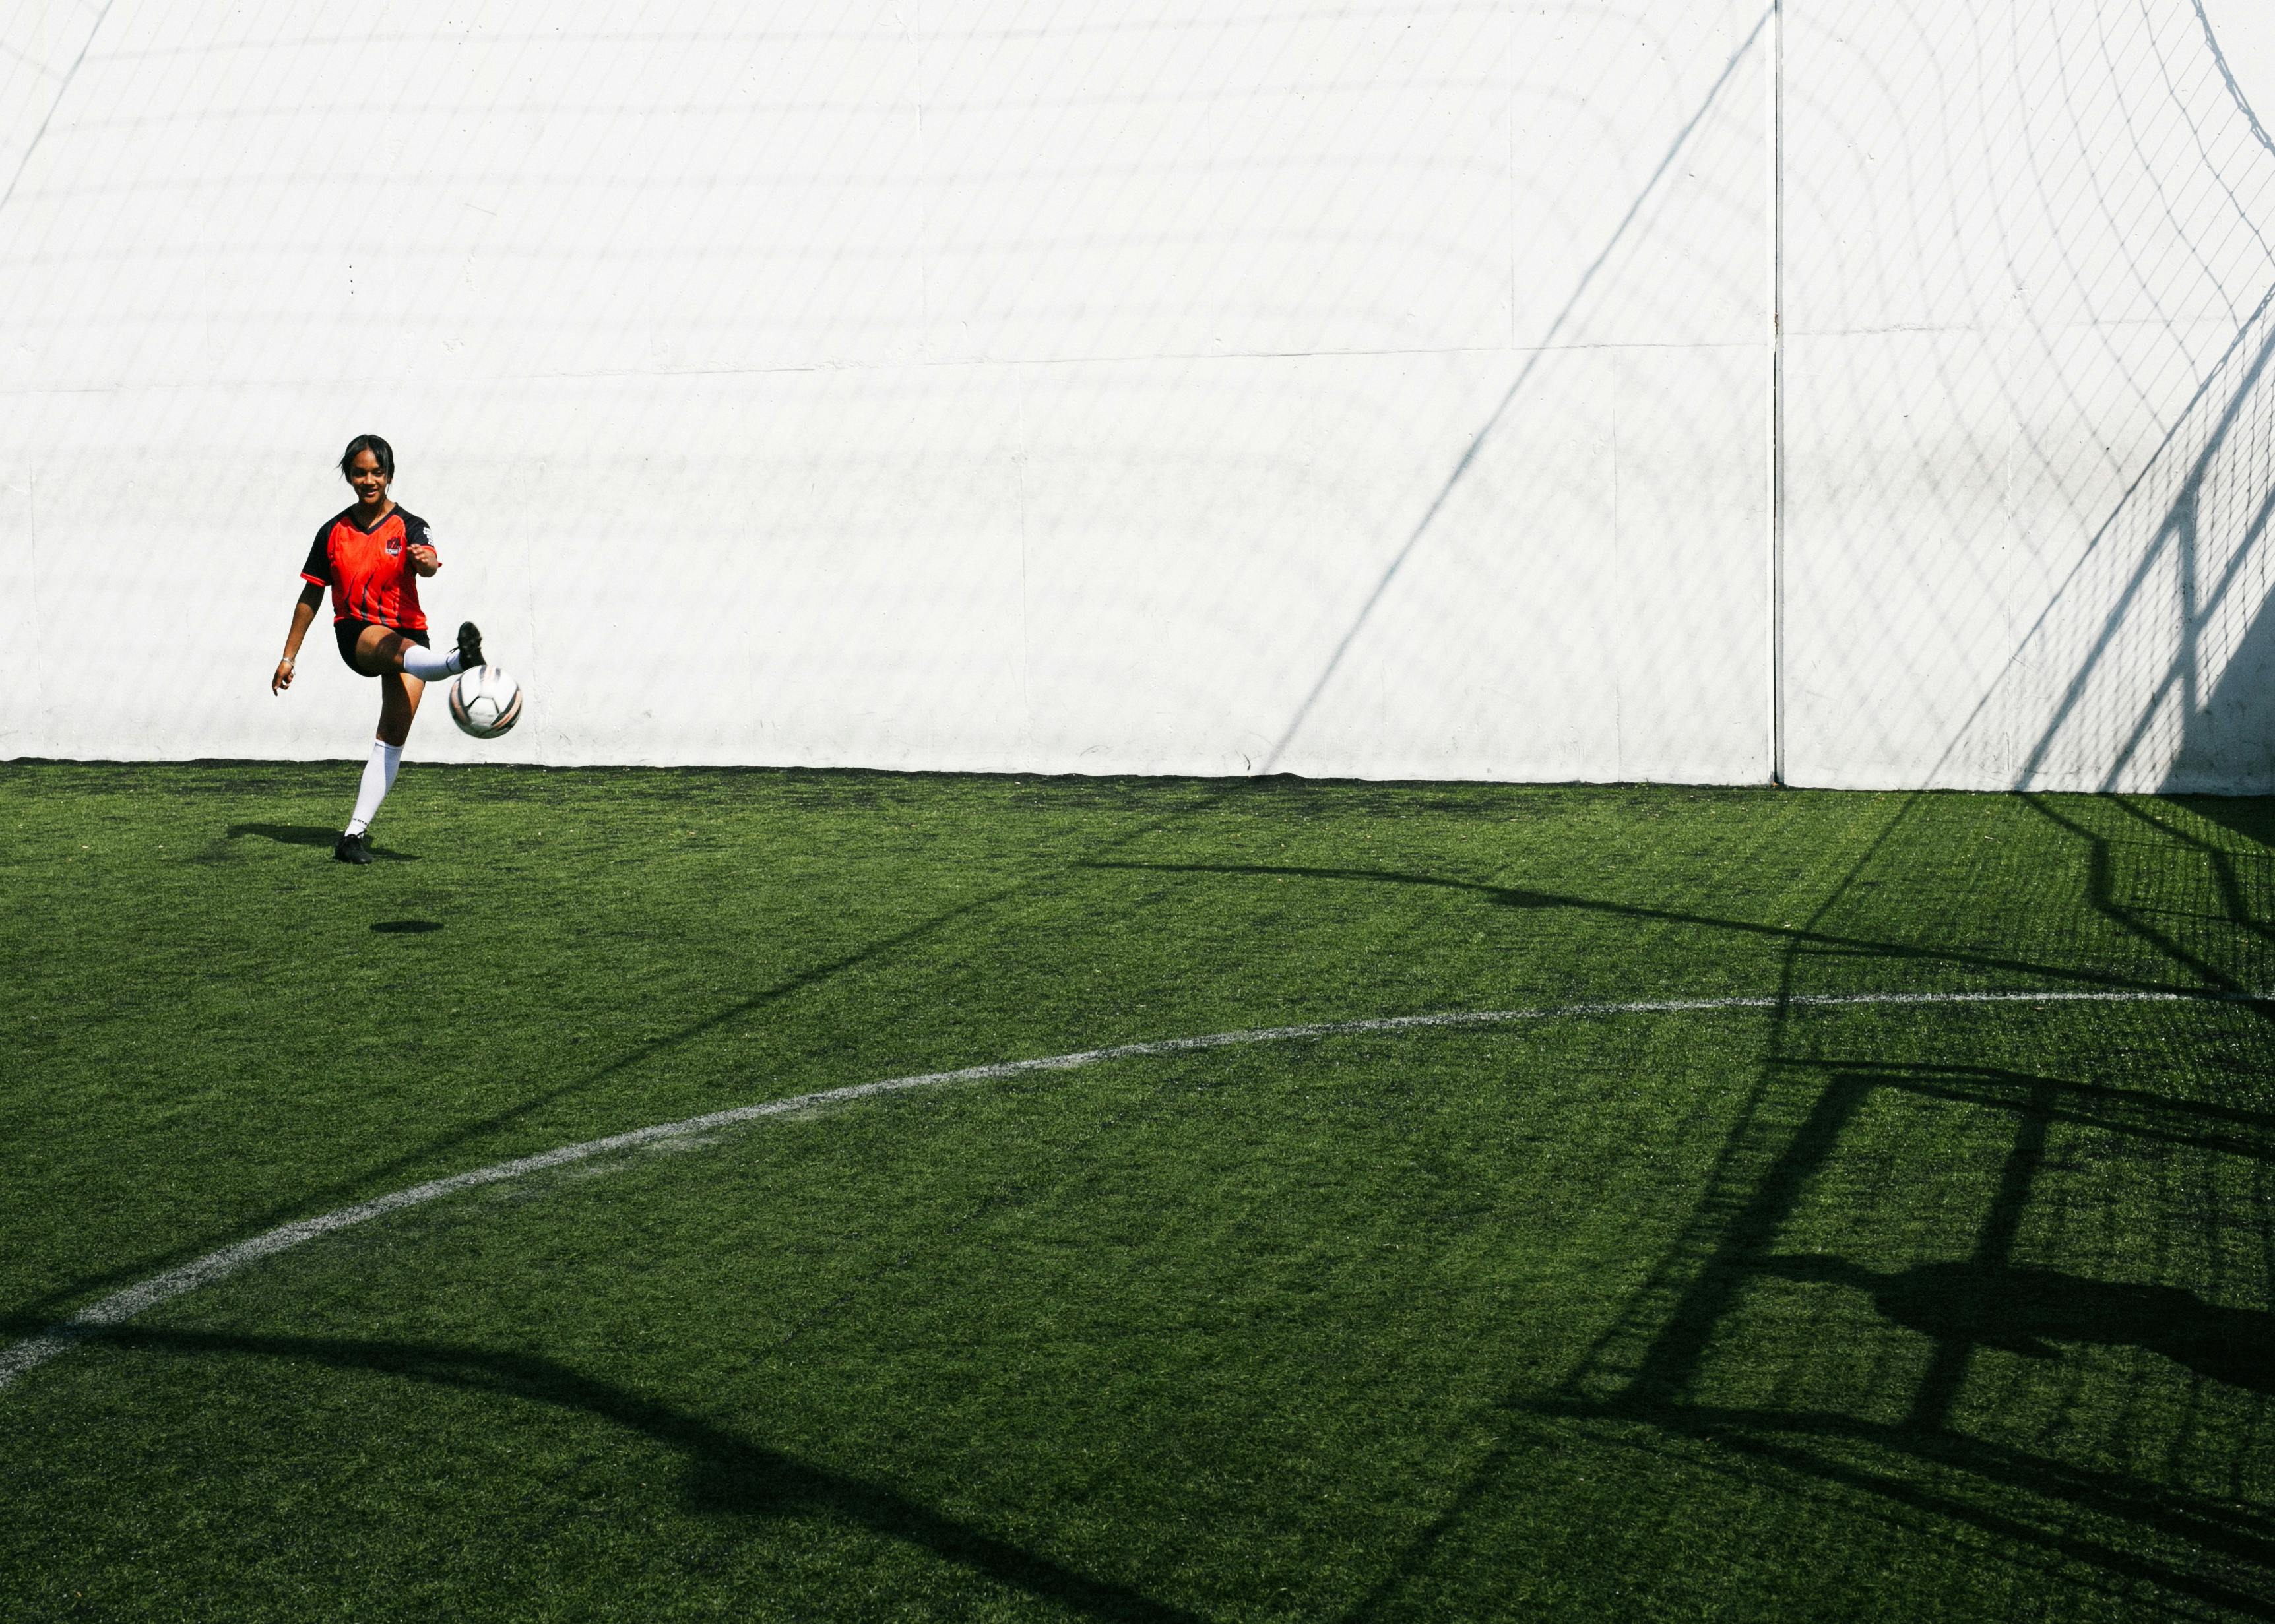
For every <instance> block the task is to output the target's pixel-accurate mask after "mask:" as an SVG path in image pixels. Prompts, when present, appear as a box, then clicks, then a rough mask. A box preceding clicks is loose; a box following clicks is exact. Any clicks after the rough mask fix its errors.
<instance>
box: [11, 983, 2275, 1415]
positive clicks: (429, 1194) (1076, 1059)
mask: <svg viewBox="0 0 2275 1624" xmlns="http://www.w3.org/2000/svg"><path fill="white" fill-rule="evenodd" d="M2271 1002H2275V994H2271V993H2209V992H2207V993H2150V992H2129V991H2117V990H2110V991H2094V992H2043V993H1818V994H1804V995H1802V996H1798V997H1790V998H1671V999H1659V1000H1654V1001H1648V1002H1638V1003H1616V1004H1613V1003H1599V1004H1565V1005H1562V1006H1561V1007H1557V1008H1545V1009H1478V1010H1469V1011H1455V1012H1452V1013H1447V1014H1442V1015H1395V1016H1382V1017H1379V1018H1378V1019H1374V1020H1367V1021H1320V1022H1315V1023H1311V1024H1310V1025H1305V1026H1262V1027H1257V1028H1254V1029H1252V1030H1251V1031H1236V1032H1210V1033H1207V1034H1206V1035H1205V1036H1202V1037H1198V1038H1163V1039H1157V1040H1155V1041H1153V1042H1150V1043H1117V1044H1115V1045H1113V1046H1110V1047H1107V1048H1103V1049H1083V1050H1080V1051H1078V1052H1077V1053H1075V1054H1048V1055H1045V1056H1043V1057H1042V1058H1041V1059H1039V1060H1010V1061H996V1062H995V1063H994V1064H992V1065H986V1066H965V1067H962V1068H960V1069H957V1070H955V1071H926V1072H921V1073H918V1075H917V1076H907V1077H888V1078H886V1079H884V1080H883V1081H882V1082H878V1083H856V1084H852V1085H851V1086H850V1087H846V1088H829V1089H823V1090H821V1091H820V1092H818V1093H812V1094H797V1095H793V1096H792V1097H791V1098H790V1099H769V1100H767V1102H766V1103H765V1104H763V1105H755V1106H737V1107H734V1108H733V1109H732V1110H728V1111H712V1112H708V1113H706V1114H704V1115H701V1116H690V1117H685V1118H683V1119H682V1120H680V1121H678V1122H659V1123H657V1124H656V1125H655V1126H654V1127H652V1128H635V1129H632V1130H631V1132H630V1133H618V1134H610V1135H609V1136H608V1137H606V1138H604V1139H587V1140H586V1141H585V1142H584V1143H583V1144H564V1145H563V1146H562V1147H561V1148H560V1149H558V1150H552V1151H545V1152H540V1154H538V1155H535V1156H518V1157H516V1158H515V1159H513V1160H511V1161H500V1162H493V1163H492V1164H491V1165H490V1166H488V1167H476V1168H474V1169H473V1170H472V1172H469V1173H454V1174H452V1175H450V1177H448V1178H441V1179H434V1180H431V1181H429V1182H427V1183H424V1184H414V1185H412V1187H411V1188H410V1189H408V1190H396V1191H394V1192H393V1193H392V1194H389V1195H384V1196H379V1197H374V1198H373V1199H372V1200H369V1201H359V1202H358V1203H356V1204H355V1205H353V1206H344V1207H339V1208H336V1209H335V1210H333V1211H332V1212H323V1213H320V1214H318V1215H317V1216H316V1217H314V1218H303V1219H300V1220H297V1221H296V1222H293V1223H289V1224H280V1225H278V1226H277V1227H276V1228H274V1229H270V1230H267V1231H265V1232H264V1233H262V1234H260V1235H254V1236H253V1237H252V1238H251V1239H250V1240H245V1241H239V1242H238V1243H237V1244H235V1245H234V1246H224V1247H223V1248H222V1249H221V1250H219V1251H215V1252H208V1253H207V1254H206V1255H205V1256H204V1257H202V1258H195V1259H193V1260H192V1261H191V1262H188V1263H185V1264H184V1265H182V1266H181V1267H180V1268H178V1269H169V1270H167V1271H166V1272H165V1273H163V1274H154V1275H152V1276H151V1277H150V1278H149V1279H148V1280H142V1281H140V1282H139V1283H138V1284H135V1285H132V1286H129V1287H127V1288H125V1290H123V1291H115V1292H113V1293H112V1294H111V1295H109V1296H107V1297H103V1298H101V1299H99V1300H98V1301H96V1302H94V1303H89V1304H88V1305H87V1307H85V1308H83V1309H81V1310H79V1312H78V1313H76V1314H73V1315H72V1317H71V1318H69V1319H67V1320H64V1322H62V1323H61V1324H59V1325H55V1326H49V1328H48V1329H47V1330H45V1331H42V1332H41V1333H39V1334H37V1335H35V1336H30V1337H26V1338H25V1339H24V1340H23V1341H20V1342H18V1343H16V1344H15V1345H14V1346H13V1347H11V1348H5V1349H0V1387H4V1386H7V1385H8V1384H9V1383H10V1382H11V1381H14V1380H15V1379H17V1378H18V1377H19V1376H21V1375H23V1374H24V1372H25V1371H28V1370H31V1369H32V1368H33V1367H34V1366H35V1365H40V1364H44V1363H47V1362H48V1361H49V1359H52V1358H54V1357H55V1356H57V1354H59V1353H62V1352H63V1351H64V1349H65V1348H69V1347H70V1346H71V1345H72V1343H73V1342H75V1341H79V1340H80V1339H81V1338H83V1337H85V1336H87V1335H88V1334H90V1333H94V1332H96V1331H100V1330H102V1329H104V1328H105V1327H107V1326H116V1325H123V1324H124V1323H125V1322H126V1321H127V1320H129V1319H132V1318H134V1317H135V1316H136V1315H137V1314H140V1313H141V1312H142V1311H144V1310H145V1309H151V1308H155V1307H157V1306H158V1304H160V1303H170V1302H171V1301H173V1300H174V1299H175V1298H176V1297H179V1296H184V1295H187V1294H189V1293H190V1292H193V1291H195V1290H197V1289H198V1288H199V1287H200V1286H208V1285H211V1284H212V1283H213V1282H214V1281H215V1280H223V1279H225V1278H227V1277H228V1276H230V1275H231V1274H234V1273H237V1272H238V1270H239V1269H242V1268H244V1267H245V1266H246V1265H248V1264H252V1263H257V1262H259V1261H260V1260H261V1259H262V1258H273V1257H275V1256H276V1254H277V1253H278V1252H283V1251H290V1250H291V1249H292V1248H294V1247H296V1246H300V1245H304V1244H305V1243H307V1242H310V1241H313V1240H314V1239H315V1238H316V1237H317V1236H319V1235H329V1234H331V1233H332V1232H333V1231H334V1230H336V1229H347V1228H351V1227H354V1226H355V1225H357V1224H363V1223H368V1222H370V1221H371V1220H373V1219H374V1218H383V1217H385V1216H386V1215H387V1214H388V1213H389V1212H401V1211H403V1210H404V1208H405V1207H414V1206H423V1205H426V1204H427V1202H429V1201H438V1200H440V1199H442V1197H444V1196H453V1195H456V1194H457V1193H458V1192H459V1191H460V1190H478V1189H480V1188H481V1187H482V1186H483V1185H485V1184H503V1183H505V1182H508V1181H510V1180H512V1179H518V1178H521V1177H523V1176H524V1175H527V1174H532V1173H542V1172H543V1171H544V1170H545V1169H546V1168H548V1167H565V1166H567V1165H568V1164H570V1163H571V1162H578V1161H586V1160H589V1159H592V1158H593V1157H595V1156H605V1155H607V1154H608V1153H609V1152H612V1151H629V1150H634V1149H637V1148H638V1147H639V1146H640V1145H643V1144H656V1143H657V1142H658V1141H660V1140H665V1139H682V1138H685V1137H689V1136H690V1135H693V1134H699V1133H706V1132H708V1131H709V1130H710V1129H714V1128H731V1127H734V1126H736V1125H737V1124H738V1123H743V1122H758V1121H760V1119H761V1118H764V1117H769V1116H782V1115H785V1114H789V1113H790V1112H793V1111H802V1110H804V1109H805V1108H806V1107H809V1106H820V1105H833V1104H835V1103H837V1102H838V1101H840V1100H848V1099H868V1098H870V1097H871V1096H872V1095H876V1094H896V1093H900V1092H902V1091H905V1090H908V1089H915V1088H931V1087H933V1086H934V1085H936V1084H943V1083H986V1082H991V1081H994V1079H996V1078H999V1077H1015V1076H1019V1075H1021V1074H1022V1073H1024V1072H1029V1071H1072V1070H1075V1069H1077V1068H1078V1067H1083V1066H1095V1065H1097V1064H1099V1063H1100V1061H1110V1060H1131V1059H1135V1058H1138V1057H1139V1056H1141V1055H1148V1054H1190V1053H1191V1052H1193V1051H1194V1050H1197V1049H1223V1048H1230V1047H1232V1046H1236V1045H1241V1044H1252V1043H1286V1042H1290V1041H1294V1040H1296V1039H1305V1038H1342V1037H1349V1036H1352V1035H1356V1034H1359V1033H1364V1032H1394V1031H1409V1030H1410V1029H1413V1028H1417V1027H1439V1026H1500V1025H1508V1024H1510V1023H1515V1022H1519V1021H1553V1020H1572V1019H1578V1018H1582V1017H1584V1016H1619V1015H1688V1014H1694V1013H1699V1012H1704V1011H1711V1010H1717V1009H1829V1008H1848V1007H1853V1006H1857V1005H1880V1006H1889V1005H1899V1006H1901V1005H1914V1004H2076V1003H2100V1004H2154V1003H2246V1004H2261V1003H2271Z"/></svg>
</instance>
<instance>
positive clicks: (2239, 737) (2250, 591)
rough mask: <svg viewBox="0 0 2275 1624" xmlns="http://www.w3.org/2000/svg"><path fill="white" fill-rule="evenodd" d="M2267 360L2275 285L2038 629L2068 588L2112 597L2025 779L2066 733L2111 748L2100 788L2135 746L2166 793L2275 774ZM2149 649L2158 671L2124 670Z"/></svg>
mask: <svg viewBox="0 0 2275 1624" xmlns="http://www.w3.org/2000/svg"><path fill="white" fill-rule="evenodd" d="M2271 366H2275V292H2271V294H2270V295H2269V297H2268V298H2263V299H2262V300H2261V301H2260V304H2259V307H2258V308H2257V309H2256V310H2255V311H2254V312H2253V313H2252V315H2251V318H2250V320H2249V321H2247V322H2246V323H2245V325H2244V328H2243V330H2242V331H2241V333H2240V334H2239V335H2238V336H2237V338H2236V341H2235V343H2234V344H2233V346H2231V347H2230V349H2229V350H2228V351H2227V353H2226V355H2225V356H2224V357H2222V358H2221V359H2220V362H2219V364H2218V366H2217V367H2216V368H2215V369H2214V371H2213V373H2212V375H2211V378H2210V379H2208V380H2207V381H2206V382H2205V384H2204V386H2203V389H2200V390H2199V391H2198V392H2197V395H2196V398H2195V399H2194V400H2193V401H2191V402H2190V403H2189V405H2188V410H2187V411H2186V412H2184V413H2183V414H2182V415H2181V420H2180V421H2179V422H2178V423H2176V424H2175V425H2174V426H2173V430H2172V433H2171V434H2169V435H2168V436H2167V437H2166V439H2165V443H2164V444H2163V445H2162V446H2161V447H2160V448H2158V451H2157V454H2156V456H2155V457H2154V458H2153V459H2152V460H2151V461H2150V465H2149V466H2148V467H2147V468H2146V469H2144V470H2143V472H2142V474H2141V476H2140V478H2139V479H2138V480H2135V483H2134V486H2133V487H2132V489H2131V490H2129V491H2128V492H2127V494H2126V496H2125V499H2124V501H2123V502H2120V504H2119V505H2118V508H2117V510H2116V511H2115V512H2114V513H2113V514H2111V515H2110V517H2109V520H2108V522H2107V523H2106V524H2105V525H2103V527H2102V529H2101V531H2100V533H2098V534H2097V536H2096V537H2095V539H2094V555H2093V556H2092V557H2090V560H2089V563H2090V564H2091V565H2092V566H2093V568H2092V569H2091V570H2090V572H2089V571H2084V570H2082V571H2081V573H2082V575H2084V576H2085V579H2084V580H2083V581H2082V582H2079V583H2075V584H2073V585H2070V586H2066V587H2065V589H2064V592H2063V593H2062V594H2061V595H2060V596H2058V597H2057V599H2056V601H2055V602H2054V604H2053V605H2052V606H2051V607H2050V608H2049V609H2048V611H2047V616H2046V617H2045V620H2044V622H2042V625H2059V624H2060V623H2062V621H2063V619H2064V611H2065V609H2066V608H2067V605H2068V602H2069V601H2070V599H2071V595H2072V593H2074V592H2075V593H2078V596H2080V597H2081V598H2082V601H2086V602H2090V603H2110V604H2111V606H2112V607H2110V608H2109V609H2108V610H2107V612H2106V613H2105V616H2103V618H2102V621H2101V623H2100V624H2099V626H2098V627H2097V628H2094V629H2092V633H2091V636H2090V638H2089V639H2088V640H2087V642H2086V646H2085V648H2084V650H2083V652H2082V654H2080V655H2079V656H2077V662H2076V667H2075V671H2074V672H2073V674H2072V675H2071V676H2070V678H2069V682H2068V684H2067V687H2066V688H2065V689H2064V690H2063V691H2062V693H2061V695H2060V699H2059V701H2058V703H2057V704H2056V706H2055V708H2054V713H2053V715H2052V718H2051V720H2050V721H2048V722H2047V724H2046V726H2045V728H2044V731H2043V732H2042V733H2041V734H2040V735H2039V736H2038V737H2037V741H2036V743H2035V744H2033V746H2032V748H2031V750H2030V752H2029V755H2028V756H2027V757H2026V758H2025V759H2024V760H2023V763H2022V773H2021V775H2020V778H2021V782H2025V783H2027V782H2031V781H2032V780H2034V779H2035V778H2036V776H2037V774H2038V773H2039V772H2040V770H2041V769H2042V768H2043V767H2044V766H2045V764H2046V762H2047V761H2048V759H2049V758H2050V757H2052V755H2053V754H2054V753H2055V752H2057V751H2058V750H2060V749H2061V748H2062V746H2063V745H2064V744H2066V743H2067V742H2069V741H2070V740H2072V739H2074V738H2083V739H2086V740H2090V741H2092V742H2093V744H2094V746H2095V747H2096V748H2097V749H2104V750H2106V751H2108V752H2109V754H2108V756H2107V767H2106V770H2105V776H2104V778H2103V781H2102V785H2101V787H2102V788H2103V789H2115V788H2117V787H2118V786H2119V784H2120V782H2122V781H2123V780H2124V778H2125V777H2126V775H2127V774H2128V771H2129V769H2131V768H2132V767H2134V765H2135V762H2136V761H2138V760H2140V759H2143V758H2144V757H2145V758H2146V759H2149V760H2151V761H2158V760H2161V761H2164V762H2165V763H2166V764H2167V765H2166V766H2165V768H2164V777H2163V781H2162V782H2161V784H2160V786H2159V787H2160V788H2161V789H2165V791H2167V792H2187V791H2192V790H2204V789H2221V788H2226V787H2230V786H2233V785H2236V784H2239V783H2246V784H2265V783H2269V782H2275V605H2271V603H2270V601H2269V585H2270V581H2269V574H2268V565H2267V555H2266V550H2265V542H2266V538H2267V529H2268V525H2269V522H2270V520H2271V518H2275V375H2271ZM2120 570H2121V571H2122V574H2121V578H2120V576H2119V572H2120ZM2080 587H2082V591H2080V590H2079V589H2080ZM2033 630H2034V634H2035V632H2036V631H2037V630H2038V629H2037V628H2034V629H2033ZM2025 648H2026V652H2027V648H2028V646H2027V644H2026V646H2025ZM2144 649H2150V650H2156V651H2157V652H2158V653H2161V655H2162V669H2161V671H2159V672H2155V673H2153V680H2150V681H2145V682H2144V681H2143V680H2140V679H2139V677H2138V676H2135V677H2134V679H2133V680H2126V679H2127V677H2128V675H2131V674H2128V673H2126V672H2124V671H2123V670H2122V669H2121V667H2122V665H2123V664H2124V663H2125V661H2126V660H2127V659H2128V657H2129V658H2130V659H2131V660H2133V661H2139V660H2140V659H2141V657H2142V656H2141V651H2143V650H2144ZM2144 687H2145V690H2146V691H2145V694H2144V693H2143V688H2144Z"/></svg>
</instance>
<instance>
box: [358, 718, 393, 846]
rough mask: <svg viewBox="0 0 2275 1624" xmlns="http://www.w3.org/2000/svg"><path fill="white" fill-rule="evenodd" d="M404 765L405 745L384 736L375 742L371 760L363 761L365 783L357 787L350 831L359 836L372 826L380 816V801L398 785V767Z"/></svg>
mask: <svg viewBox="0 0 2275 1624" xmlns="http://www.w3.org/2000/svg"><path fill="white" fill-rule="evenodd" d="M402 765H403V746H402V745H400V744H389V743H388V742H387V741H386V740H384V739H378V740H374V742H373V744H372V747H371V759H370V760H368V761H367V762H365V763H364V764H363V783H362V784H361V786H360V787H359V788H358V789H357V790H356V805H355V816H354V817H352V818H351V819H349V820H348V833H349V834H351V835H360V834H362V833H363V832H364V831H365V830H366V829H367V828H369V827H371V820H373V819H374V818H376V817H378V816H379V804H380V803H381V802H382V801H383V800H385V799H386V798H387V792H388V791H389V789H394V788H395V773H396V769H397V767H401V766H402Z"/></svg>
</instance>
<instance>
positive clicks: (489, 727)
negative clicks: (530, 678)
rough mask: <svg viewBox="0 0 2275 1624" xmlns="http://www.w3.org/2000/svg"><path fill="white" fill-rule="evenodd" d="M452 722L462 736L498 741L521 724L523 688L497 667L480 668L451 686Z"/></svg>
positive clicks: (481, 666) (476, 668)
mask: <svg viewBox="0 0 2275 1624" xmlns="http://www.w3.org/2000/svg"><path fill="white" fill-rule="evenodd" d="M450 720H451V721H455V722H457V724H458V730H459V731H460V732H461V733H471V734H472V735H473V736H475V737H476V738H495V737H496V736H498V735H499V734H501V733H505V732H510V731H511V730H512V728H513V724H514V723H515V722H517V721H520V720H521V684H519V683H517V682H515V681H514V680H513V678H512V677H510V676H507V675H506V674H505V673H504V672H503V671H502V670H500V669H499V668H497V667H495V666H494V665H478V666H476V667H475V668H473V669H472V670H471V671H466V672H463V673H461V674H460V676H459V677H458V680H457V682H455V683H452V684H450Z"/></svg>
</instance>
